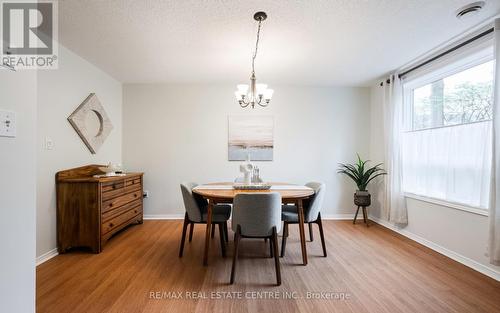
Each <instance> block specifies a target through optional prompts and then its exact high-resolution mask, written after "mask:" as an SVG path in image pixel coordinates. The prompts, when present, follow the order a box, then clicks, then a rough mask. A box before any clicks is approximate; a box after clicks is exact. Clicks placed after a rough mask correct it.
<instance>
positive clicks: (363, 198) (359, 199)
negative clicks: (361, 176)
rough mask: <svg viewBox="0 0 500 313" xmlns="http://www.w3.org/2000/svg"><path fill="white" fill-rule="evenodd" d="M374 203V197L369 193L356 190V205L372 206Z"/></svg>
mask: <svg viewBox="0 0 500 313" xmlns="http://www.w3.org/2000/svg"><path fill="white" fill-rule="evenodd" d="M371 203H372V197H371V195H370V193H369V192H368V191H360V190H356V192H355V193H354V204H355V205H357V206H364V207H367V206H370V204H371Z"/></svg>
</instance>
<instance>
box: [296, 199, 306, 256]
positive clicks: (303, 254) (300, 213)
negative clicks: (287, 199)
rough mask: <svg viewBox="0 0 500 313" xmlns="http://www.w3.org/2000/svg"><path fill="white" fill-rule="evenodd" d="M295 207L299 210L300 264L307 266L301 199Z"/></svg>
mask: <svg viewBox="0 0 500 313" xmlns="http://www.w3.org/2000/svg"><path fill="white" fill-rule="evenodd" d="M297 207H298V210H299V232H300V245H301V247H302V263H303V264H304V265H307V250H306V235H305V232H304V207H303V205H302V199H299V200H298V202H297Z"/></svg>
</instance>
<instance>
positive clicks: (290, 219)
mask: <svg viewBox="0 0 500 313" xmlns="http://www.w3.org/2000/svg"><path fill="white" fill-rule="evenodd" d="M306 186H308V187H310V188H312V189H314V196H313V197H312V199H310V200H308V201H304V202H305V203H304V222H305V223H307V224H308V226H309V237H310V239H311V241H313V231H312V224H318V228H319V235H320V237H321V246H322V248H323V256H325V257H326V245H325V235H324V234H323V223H322V221H321V207H322V206H323V199H324V197H325V189H326V185H325V184H323V183H316V182H311V183H307V184H306ZM281 219H282V220H283V222H284V229H283V239H282V241H281V256H282V257H283V256H285V247H286V239H287V237H288V225H289V224H298V223H299V214H298V210H297V207H296V206H295V205H284V206H283V213H282V214H281Z"/></svg>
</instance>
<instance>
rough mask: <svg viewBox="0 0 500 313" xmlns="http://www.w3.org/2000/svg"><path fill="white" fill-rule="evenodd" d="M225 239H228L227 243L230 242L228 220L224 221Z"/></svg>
mask: <svg viewBox="0 0 500 313" xmlns="http://www.w3.org/2000/svg"><path fill="white" fill-rule="evenodd" d="M224 239H226V243H228V242H229V232H228V230H227V221H226V222H224Z"/></svg>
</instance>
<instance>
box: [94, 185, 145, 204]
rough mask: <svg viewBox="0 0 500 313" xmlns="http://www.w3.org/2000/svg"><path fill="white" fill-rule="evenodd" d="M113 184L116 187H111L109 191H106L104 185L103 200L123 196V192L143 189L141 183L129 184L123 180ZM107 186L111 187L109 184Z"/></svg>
mask: <svg viewBox="0 0 500 313" xmlns="http://www.w3.org/2000/svg"><path fill="white" fill-rule="evenodd" d="M112 186H113V188H114V189H111V190H108V191H105V190H104V187H103V192H102V200H103V201H107V200H109V199H113V198H116V197H118V196H121V195H123V194H126V193H130V192H133V191H137V190H140V189H141V184H132V185H128V186H127V184H126V182H123V181H122V183H121V184H116V185H112ZM106 187H109V186H106Z"/></svg>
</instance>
